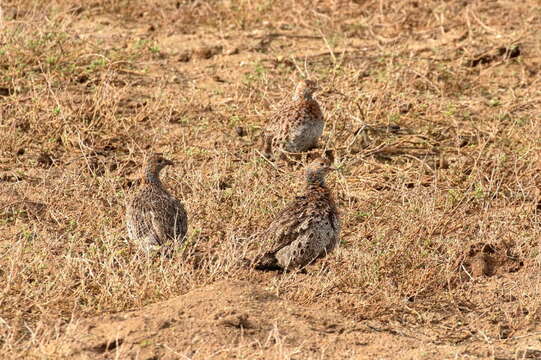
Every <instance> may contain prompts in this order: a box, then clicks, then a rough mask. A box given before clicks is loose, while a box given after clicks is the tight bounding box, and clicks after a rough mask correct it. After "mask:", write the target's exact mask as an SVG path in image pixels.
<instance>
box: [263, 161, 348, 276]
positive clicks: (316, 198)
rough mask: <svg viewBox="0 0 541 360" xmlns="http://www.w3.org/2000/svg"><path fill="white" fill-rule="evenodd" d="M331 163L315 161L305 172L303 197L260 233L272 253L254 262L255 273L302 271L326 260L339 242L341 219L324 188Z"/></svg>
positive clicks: (297, 199)
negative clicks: (318, 261)
mask: <svg viewBox="0 0 541 360" xmlns="http://www.w3.org/2000/svg"><path fill="white" fill-rule="evenodd" d="M330 163H331V160H330V159H328V158H318V159H316V160H314V161H312V162H311V163H310V165H309V166H308V167H307V168H306V193H305V194H304V195H303V196H298V197H296V198H295V200H294V201H293V202H291V203H290V204H289V205H288V206H287V207H286V208H285V209H283V210H282V211H281V212H280V213H278V215H277V216H276V217H275V219H274V220H273V221H272V223H271V224H270V226H269V227H268V228H267V229H266V231H265V232H264V233H263V236H262V238H263V239H262V240H263V241H269V242H271V243H272V245H271V250H270V251H268V252H266V253H264V254H263V255H262V256H260V257H259V258H258V259H256V261H255V268H256V269H258V270H280V269H283V270H288V269H294V268H302V267H304V266H306V265H308V264H310V263H312V262H313V261H314V260H316V259H318V258H321V257H324V256H326V255H327V254H328V253H330V252H331V251H333V249H334V248H335V247H336V246H337V245H338V243H339V242H340V216H339V212H338V209H337V207H336V204H335V202H334V199H333V196H332V194H331V191H330V190H329V188H328V187H327V186H326V185H325V175H326V174H327V173H328V172H329V171H330V170H332V168H331V166H330V165H331V164H330Z"/></svg>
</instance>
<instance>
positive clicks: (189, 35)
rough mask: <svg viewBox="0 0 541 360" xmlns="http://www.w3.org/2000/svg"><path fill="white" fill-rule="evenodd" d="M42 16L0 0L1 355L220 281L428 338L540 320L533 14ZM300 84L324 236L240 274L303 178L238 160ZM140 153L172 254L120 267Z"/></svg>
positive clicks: (493, 10)
mask: <svg viewBox="0 0 541 360" xmlns="http://www.w3.org/2000/svg"><path fill="white" fill-rule="evenodd" d="M43 3H44V2H41V1H31V0H23V1H20V0H17V1H11V0H4V1H3V9H4V17H5V19H4V20H5V21H4V25H5V27H4V29H3V31H2V33H0V57H1V59H2V64H0V69H1V73H0V127H1V130H0V131H1V134H2V142H1V144H0V201H1V202H0V203H1V204H2V205H1V206H2V208H1V210H0V224H1V230H0V231H1V232H0V234H1V235H0V236H1V239H0V253H1V257H0V282H1V283H2V284H4V286H3V288H2V289H1V290H0V291H1V295H0V349H1V350H0V352H2V353H5V354H7V355H8V356H11V357H16V356H24V355H25V354H26V352H27V351H28V349H29V348H31V347H33V346H36V345H38V344H40V343H41V342H43V341H46V337H47V334H48V331H46V330H47V329H49V328H51V327H52V326H54V325H60V324H62V323H66V322H67V321H69V320H70V319H71V318H72V317H74V316H75V317H83V316H90V315H93V314H99V313H103V312H113V311H119V310H123V309H132V308H138V307H140V306H142V305H144V304H148V303H152V302H155V301H158V300H161V299H167V298H169V297H171V296H173V295H176V294H182V293H185V292H187V291H189V290H191V289H193V288H196V287H199V286H201V285H202V284H208V283H212V282H215V281H216V280H219V279H223V278H243V279H250V281H253V282H257V283H263V284H266V286H267V287H269V288H271V289H273V290H274V291H276V293H278V294H279V295H280V296H281V297H285V298H287V299H290V300H293V301H295V302H298V303H300V304H303V305H307V306H310V305H311V304H315V303H319V304H323V305H324V306H325V307H329V308H334V309H336V310H338V311H339V312H341V313H342V314H343V315H344V316H346V317H348V318H353V319H357V320H362V319H377V320H379V321H382V322H385V323H387V324H388V326H389V327H398V326H400V327H402V328H405V329H409V331H414V332H416V333H418V336H421V335H422V336H423V337H424V338H426V339H428V341H440V342H449V343H458V342H461V341H464V340H465V339H477V340H482V341H486V339H497V338H499V337H508V338H512V337H513V336H516V335H518V334H526V333H528V332H529V331H532V329H535V328H537V327H538V324H539V317H540V315H541V313H540V305H541V304H540V300H539V299H540V296H539V290H540V289H539V283H540V282H539V280H540V278H539V273H540V270H541V269H540V262H539V259H540V258H539V250H538V249H539V240H540V235H541V226H540V222H539V216H538V214H537V207H538V200H539V194H538V189H539V170H540V167H541V162H540V161H541V159H540V158H539V150H540V147H541V143H540V141H539V139H540V138H541V126H539V118H540V110H539V109H540V100H541V92H540V90H541V83H540V82H539V74H538V69H539V66H540V64H541V48H540V45H539V44H541V42H540V40H541V38H540V35H539V34H541V31H540V30H541V26H540V25H541V18H540V16H541V7H540V6H539V3H538V2H535V1H525V2H522V3H517V2H514V1H491V2H481V1H480V2H458V1H457V2H448V3H442V2H436V1H434V2H430V1H426V2H421V1H400V2H396V1H366V2H355V1H351V2H349V1H320V2H318V3H317V4H316V5H315V6H313V7H309V8H307V7H306V6H305V5H306V4H308V3H311V2H298V1H285V2H282V3H281V5H272V3H271V2H264V1H261V2H256V1H224V2H200V1H194V2H190V1H169V0H154V1H151V2H147V1H120V0H119V1H112V0H111V1H105V0H94V1H90V2H85V4H84V5H82V6H81V5H80V2H76V1H70V0H65V1H57V2H54V3H53V4H52V5H48V6H45V5H43ZM305 3H306V4H305ZM502 48H503V49H508V50H509V51H508V52H507V53H503V54H502V53H501V52H499V50H498V49H502ZM518 52H520V54H518ZM481 55H482V56H481ZM516 55H519V56H516ZM306 72H308V74H309V75H310V76H311V77H313V78H316V79H317V80H318V81H319V82H320V84H321V85H322V87H323V91H322V92H321V93H320V94H319V96H318V99H319V100H320V102H321V104H322V105H323V107H324V110H325V111H324V113H325V115H326V119H327V126H326V130H325V134H324V135H325V137H326V138H325V139H324V141H323V144H324V145H325V146H327V147H329V148H334V149H336V152H337V161H338V163H339V165H340V168H341V171H340V172H339V173H338V174H337V175H336V176H332V177H331V181H330V182H331V186H332V188H333V189H334V191H335V194H336V197H337V199H338V203H339V206H340V208H341V211H342V213H343V229H344V230H343V236H342V237H343V241H342V245H341V248H340V249H339V250H338V251H337V252H336V253H335V254H334V255H333V256H331V257H329V258H328V259H326V260H325V261H323V262H320V263H318V264H316V265H314V266H313V267H311V268H310V269H309V274H295V273H294V274H286V275H283V276H275V275H268V274H259V273H256V272H254V271H251V270H248V269H246V268H244V266H243V263H242V261H241V259H242V258H243V257H250V256H251V255H252V254H254V253H255V251H256V250H257V249H258V248H259V246H260V245H259V244H255V243H254V241H253V240H252V237H251V235H252V234H253V233H255V232H257V231H258V230H259V229H261V228H262V227H263V226H264V225H265V224H267V223H268V221H269V219H270V218H271V217H272V214H274V213H276V211H277V210H278V209H279V208H280V207H282V206H283V205H284V204H285V202H287V201H288V200H289V199H291V196H292V194H293V193H299V192H301V191H302V177H300V176H299V175H300V174H301V170H300V169H298V168H287V167H286V166H285V165H283V164H278V170H281V171H277V169H275V168H274V167H272V166H270V165H269V164H268V163H267V162H266V161H264V160H263V159H262V158H261V157H260V156H259V155H258V153H257V152H256V151H255V146H254V145H255V144H256V143H257V140H258V139H257V136H258V134H259V129H260V128H261V126H262V124H264V122H265V115H266V114H267V113H268V111H270V110H271V109H272V108H273V107H274V106H275V105H274V104H276V103H277V102H278V101H279V100H280V99H281V98H282V97H283V96H286V95H288V93H289V91H290V90H291V88H292V84H293V82H292V81H291V80H292V79H294V78H296V77H299V76H301V75H302V74H304V75H305V74H306ZM364 125H367V126H366V127H364V130H362V131H357V130H358V129H360V128H363V126H364ZM238 127H242V128H243V129H244V130H245V131H246V136H242V137H241V136H238V135H237V128H238ZM148 150H153V151H161V152H164V153H166V154H168V155H169V156H170V157H172V158H173V159H174V160H175V161H176V162H177V163H178V164H179V165H178V166H177V167H176V168H174V169H170V170H168V171H167V172H166V176H165V182H166V183H167V185H168V186H169V188H171V189H172V191H173V192H174V193H175V194H176V195H178V196H179V197H181V198H183V199H184V201H185V204H186V207H187V210H188V212H189V216H190V229H189V244H188V246H186V247H185V248H184V249H180V250H179V251H178V253H177V254H176V255H175V257H174V259H173V260H172V261H169V260H163V261H160V260H158V261H153V260H148V259H144V258H141V257H139V256H138V254H137V252H136V249H135V247H134V246H133V245H132V244H130V243H128V241H127V238H126V234H125V230H124V225H123V211H124V209H123V207H124V201H125V197H126V193H127V191H128V190H129V188H130V186H132V185H133V184H134V180H135V179H136V178H137V171H138V169H139V166H140V163H141V159H142V154H143V152H145V151H148ZM483 245H486V246H485V247H484V248H483ZM482 249H484V250H482ZM479 251H481V252H483V251H484V252H485V253H486V259H487V260H486V261H487V262H488V265H487V266H488V270H487V271H486V273H485V274H484V275H483V274H480V275H479V276H475V275H476V274H473V272H474V270H472V266H471V262H472V261H473V260H472V258H475V257H476V256H477V257H478V256H479V255H477V253H478V252H479ZM200 254H203V255H200ZM502 329H504V330H502ZM419 334H421V335H419Z"/></svg>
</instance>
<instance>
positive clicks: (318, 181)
mask: <svg viewBox="0 0 541 360" xmlns="http://www.w3.org/2000/svg"><path fill="white" fill-rule="evenodd" d="M306 187H307V188H308V189H312V188H326V186H325V179H324V178H322V177H321V176H315V175H307V176H306Z"/></svg>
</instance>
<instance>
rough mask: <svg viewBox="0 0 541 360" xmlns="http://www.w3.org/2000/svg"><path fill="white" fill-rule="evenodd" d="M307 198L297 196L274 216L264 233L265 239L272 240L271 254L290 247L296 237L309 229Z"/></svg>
mask: <svg viewBox="0 0 541 360" xmlns="http://www.w3.org/2000/svg"><path fill="white" fill-rule="evenodd" d="M307 204H308V203H307V198H306V197H305V196H298V197H297V198H296V199H295V200H294V201H293V202H291V203H290V204H289V205H288V206H286V207H285V208H284V209H283V210H282V211H280V212H279V213H278V215H276V217H275V218H274V220H273V221H272V223H271V224H270V225H269V227H268V228H267V230H266V231H265V235H266V237H267V238H269V239H272V241H273V244H272V250H271V251H270V252H271V253H276V252H278V251H279V250H280V249H282V248H284V247H286V246H288V245H290V244H291V243H292V242H293V241H294V240H295V239H296V238H297V237H298V235H299V234H300V233H301V232H303V231H304V230H306V229H307V228H308V227H309V223H310V217H309V216H307V215H308V214H307V213H308V212H309V209H308V206H307Z"/></svg>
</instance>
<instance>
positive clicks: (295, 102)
mask: <svg viewBox="0 0 541 360" xmlns="http://www.w3.org/2000/svg"><path fill="white" fill-rule="evenodd" d="M317 90H318V86H317V84H316V82H315V81H313V80H302V81H300V82H299V83H298V84H297V87H296V89H295V92H294V94H293V98H292V99H291V100H289V101H286V102H285V103H284V104H283V105H282V107H281V108H280V109H279V110H278V111H276V112H275V113H274V114H272V115H271V117H270V118H269V121H268V124H267V126H266V128H265V130H264V131H263V134H262V151H263V152H264V154H265V156H267V157H271V156H272V154H273V153H274V152H276V151H286V152H292V153H300V152H305V151H308V150H310V149H312V148H314V147H316V146H317V142H318V140H319V138H320V136H321V134H322V133H323V127H324V126H325V120H324V118H323V113H322V112H321V108H320V107H319V104H318V102H317V101H316V100H315V99H314V98H313V97H312V95H313V94H314V92H315V91H317Z"/></svg>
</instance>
